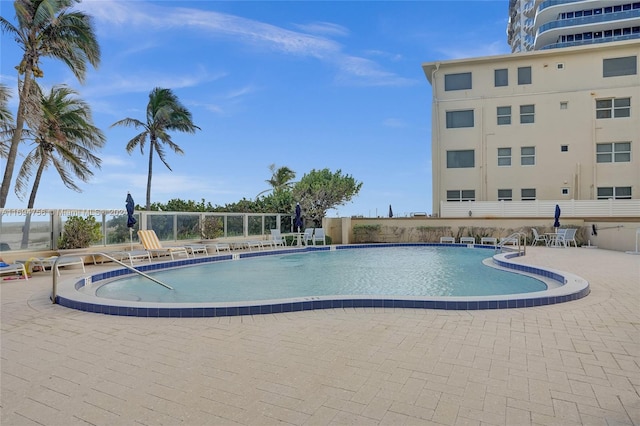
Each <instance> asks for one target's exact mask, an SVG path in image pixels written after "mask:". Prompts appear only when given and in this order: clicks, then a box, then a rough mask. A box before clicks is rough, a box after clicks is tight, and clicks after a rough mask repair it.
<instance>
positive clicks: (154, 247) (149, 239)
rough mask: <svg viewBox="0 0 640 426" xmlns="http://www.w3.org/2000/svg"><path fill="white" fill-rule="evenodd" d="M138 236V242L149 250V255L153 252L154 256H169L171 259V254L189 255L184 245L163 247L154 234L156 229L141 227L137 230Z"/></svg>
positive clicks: (172, 258)
mask: <svg viewBox="0 0 640 426" xmlns="http://www.w3.org/2000/svg"><path fill="white" fill-rule="evenodd" d="M138 238H139V239H140V242H141V243H142V245H143V246H144V249H145V250H146V251H148V252H149V254H150V255H151V257H153V255H154V254H155V255H156V257H160V256H161V255H164V256H171V260H174V259H175V258H174V257H173V255H174V254H175V255H184V257H187V258H188V257H189V253H188V252H187V249H186V247H178V246H168V247H163V246H162V244H161V243H160V240H159V239H158V236H157V235H156V231H154V230H153V229H146V230H145V229H141V230H139V231H138Z"/></svg>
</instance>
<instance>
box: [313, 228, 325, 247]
mask: <svg viewBox="0 0 640 426" xmlns="http://www.w3.org/2000/svg"><path fill="white" fill-rule="evenodd" d="M312 240H313V245H314V246H315V245H316V241H322V244H323V245H325V246H326V245H327V237H326V235H325V234H324V228H315V230H314V231H313V238H312Z"/></svg>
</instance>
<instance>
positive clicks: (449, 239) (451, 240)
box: [440, 237, 456, 244]
mask: <svg viewBox="0 0 640 426" xmlns="http://www.w3.org/2000/svg"><path fill="white" fill-rule="evenodd" d="M455 242H456V239H455V238H453V237H440V243H447V244H454V243H455Z"/></svg>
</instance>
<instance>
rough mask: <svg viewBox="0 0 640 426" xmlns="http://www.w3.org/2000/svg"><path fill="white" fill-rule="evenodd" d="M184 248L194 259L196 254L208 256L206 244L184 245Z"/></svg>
mask: <svg viewBox="0 0 640 426" xmlns="http://www.w3.org/2000/svg"><path fill="white" fill-rule="evenodd" d="M184 248H186V249H187V252H189V253H190V254H191V255H192V256H193V257H196V253H202V254H204V255H205V256H208V255H209V250H207V245H206V244H185V245H184Z"/></svg>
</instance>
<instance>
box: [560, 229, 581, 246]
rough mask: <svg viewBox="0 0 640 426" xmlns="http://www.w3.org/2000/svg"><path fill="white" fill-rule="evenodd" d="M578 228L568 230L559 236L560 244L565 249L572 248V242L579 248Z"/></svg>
mask: <svg viewBox="0 0 640 426" xmlns="http://www.w3.org/2000/svg"><path fill="white" fill-rule="evenodd" d="M576 231H577V229H576V228H567V229H566V230H565V232H564V233H563V234H558V237H557V239H558V244H562V245H563V246H565V247H571V242H572V241H573V244H574V245H575V246H576V247H578V242H577V241H576Z"/></svg>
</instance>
